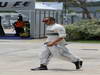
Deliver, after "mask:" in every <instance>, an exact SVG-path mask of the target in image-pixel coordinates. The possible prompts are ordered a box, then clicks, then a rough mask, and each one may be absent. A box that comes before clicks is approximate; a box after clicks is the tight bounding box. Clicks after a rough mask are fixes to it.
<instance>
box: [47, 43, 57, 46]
mask: <svg viewBox="0 0 100 75" xmlns="http://www.w3.org/2000/svg"><path fill="white" fill-rule="evenodd" d="M54 45H57V43H55V42H48V43H47V46H54Z"/></svg>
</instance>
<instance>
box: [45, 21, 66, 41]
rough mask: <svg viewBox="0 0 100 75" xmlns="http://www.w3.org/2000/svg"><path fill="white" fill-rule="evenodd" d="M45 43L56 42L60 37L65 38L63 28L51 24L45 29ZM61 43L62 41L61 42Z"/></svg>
mask: <svg viewBox="0 0 100 75" xmlns="http://www.w3.org/2000/svg"><path fill="white" fill-rule="evenodd" d="M46 35H47V42H49V41H53V40H56V39H57V38H60V37H66V32H65V28H64V26H62V25H60V24H56V23H55V24H53V25H50V26H48V27H47V28H46ZM62 41H63V40H62Z"/></svg>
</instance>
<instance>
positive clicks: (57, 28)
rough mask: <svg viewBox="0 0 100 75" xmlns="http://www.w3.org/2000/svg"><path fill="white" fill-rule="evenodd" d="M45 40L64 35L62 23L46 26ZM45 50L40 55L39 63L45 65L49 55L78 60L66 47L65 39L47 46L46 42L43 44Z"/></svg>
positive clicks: (73, 60) (48, 40)
mask: <svg viewBox="0 0 100 75" xmlns="http://www.w3.org/2000/svg"><path fill="white" fill-rule="evenodd" d="M46 34H47V41H46V42H50V41H54V40H56V39H57V38H60V37H65V36H66V32H65V29H64V27H63V26H62V25H59V24H54V25H50V26H48V27H47V31H46ZM44 47H45V50H44V51H43V52H42V54H41V56H40V63H41V64H44V65H47V64H48V62H49V60H50V58H51V57H57V58H60V59H64V60H69V61H70V62H76V61H78V60H80V59H79V58H78V57H76V56H74V55H73V54H72V53H71V52H70V51H69V50H68V49H67V48H66V47H65V40H64V39H63V40H62V41H60V42H59V43H58V44H57V45H55V46H50V47H48V46H47V44H46V43H45V44H44Z"/></svg>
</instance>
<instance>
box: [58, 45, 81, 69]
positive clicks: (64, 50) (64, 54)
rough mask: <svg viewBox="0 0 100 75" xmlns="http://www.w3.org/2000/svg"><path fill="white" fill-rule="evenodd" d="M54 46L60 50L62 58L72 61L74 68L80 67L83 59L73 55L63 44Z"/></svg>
mask: <svg viewBox="0 0 100 75" xmlns="http://www.w3.org/2000/svg"><path fill="white" fill-rule="evenodd" d="M56 48H57V49H58V50H59V51H60V55H61V57H62V58H64V60H66V59H68V60H69V61H70V62H72V63H74V64H75V66H76V69H80V68H81V67H82V64H83V61H82V59H80V58H78V57H77V56H75V55H73V54H72V53H71V52H70V51H69V49H67V48H66V47H65V46H63V45H62V46H59V45H58V46H56Z"/></svg>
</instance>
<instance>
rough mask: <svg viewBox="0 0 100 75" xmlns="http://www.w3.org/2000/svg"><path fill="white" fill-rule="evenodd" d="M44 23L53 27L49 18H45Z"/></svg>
mask: <svg viewBox="0 0 100 75" xmlns="http://www.w3.org/2000/svg"><path fill="white" fill-rule="evenodd" d="M42 22H44V23H45V24H47V25H51V24H52V21H51V20H50V19H49V18H44V19H43V21H42Z"/></svg>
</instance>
